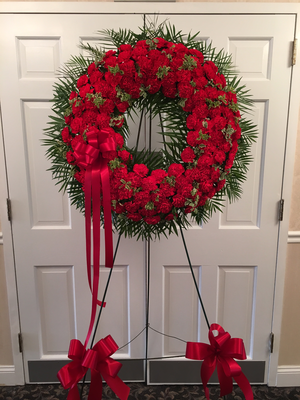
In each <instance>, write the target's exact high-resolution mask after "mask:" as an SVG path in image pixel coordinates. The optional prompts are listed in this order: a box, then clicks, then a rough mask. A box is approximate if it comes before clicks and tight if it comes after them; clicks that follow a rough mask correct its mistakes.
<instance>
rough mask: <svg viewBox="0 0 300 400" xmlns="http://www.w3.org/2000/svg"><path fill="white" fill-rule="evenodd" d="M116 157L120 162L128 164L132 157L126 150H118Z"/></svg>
mask: <svg viewBox="0 0 300 400" xmlns="http://www.w3.org/2000/svg"><path fill="white" fill-rule="evenodd" d="M118 156H119V157H120V158H121V160H122V161H124V162H126V163H127V162H128V160H131V159H132V155H131V154H130V153H129V152H128V151H127V150H120V151H119V152H118Z"/></svg>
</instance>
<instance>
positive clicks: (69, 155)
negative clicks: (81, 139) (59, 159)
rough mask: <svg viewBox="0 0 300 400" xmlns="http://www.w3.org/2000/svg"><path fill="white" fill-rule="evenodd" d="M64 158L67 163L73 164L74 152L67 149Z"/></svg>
mask: <svg viewBox="0 0 300 400" xmlns="http://www.w3.org/2000/svg"><path fill="white" fill-rule="evenodd" d="M66 159H67V162H68V163H69V164H75V161H76V160H75V157H74V154H73V151H71V150H70V151H67V154H66Z"/></svg>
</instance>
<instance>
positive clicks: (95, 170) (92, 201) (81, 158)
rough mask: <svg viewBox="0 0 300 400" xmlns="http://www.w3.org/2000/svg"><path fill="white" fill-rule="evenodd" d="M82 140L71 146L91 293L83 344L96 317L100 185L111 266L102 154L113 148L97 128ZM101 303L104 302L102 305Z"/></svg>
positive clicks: (112, 142) (106, 178) (108, 257)
mask: <svg viewBox="0 0 300 400" xmlns="http://www.w3.org/2000/svg"><path fill="white" fill-rule="evenodd" d="M86 136H87V141H88V144H86V143H78V144H77V145H76V146H75V149H74V156H75V157H76V160H77V164H78V165H79V166H80V167H82V168H85V171H86V172H85V183H84V189H85V190H84V192H85V234H86V264H87V275H88V281H89V286H90V289H91V292H92V296H93V299H92V311H91V319H90V326H89V330H88V334H87V337H86V340H85V344H84V346H85V347H87V343H88V341H89V338H90V336H91V332H92V329H93V325H94V322H95V317H96V309H97V304H99V305H101V302H100V301H99V300H98V299H97V294H98V288H99V274H100V223H101V220H100V213H101V188H102V198H103V213H104V225H105V230H104V235H105V266H106V267H108V268H112V267H113V240H112V220H111V198H110V182H109V169H108V165H107V160H106V159H105V158H104V157H103V155H102V153H103V152H107V151H114V150H116V142H115V140H114V138H113V137H112V136H110V133H109V130H108V129H102V130H101V131H99V130H98V129H96V128H95V127H91V128H90V129H89V130H88V131H87V132H86ZM91 205H92V207H93V209H92V210H91ZM92 214H93V287H92V279H91V215H92ZM103 306H105V304H103Z"/></svg>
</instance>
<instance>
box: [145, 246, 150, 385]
mask: <svg viewBox="0 0 300 400" xmlns="http://www.w3.org/2000/svg"><path fill="white" fill-rule="evenodd" d="M146 246H147V256H146V274H147V278H146V283H147V289H146V353H145V383H146V384H147V375H148V339H149V304H150V240H147V242H146Z"/></svg>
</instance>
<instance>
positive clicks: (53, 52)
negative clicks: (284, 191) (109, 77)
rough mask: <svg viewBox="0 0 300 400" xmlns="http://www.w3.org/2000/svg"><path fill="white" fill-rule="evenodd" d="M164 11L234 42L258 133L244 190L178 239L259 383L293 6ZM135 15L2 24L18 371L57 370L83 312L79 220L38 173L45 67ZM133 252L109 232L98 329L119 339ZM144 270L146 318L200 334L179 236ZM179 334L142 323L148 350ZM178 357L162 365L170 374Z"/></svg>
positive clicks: (160, 351) (186, 27)
mask: <svg viewBox="0 0 300 400" xmlns="http://www.w3.org/2000/svg"><path fill="white" fill-rule="evenodd" d="M170 22H171V23H174V24H175V25H176V27H177V29H178V30H179V29H182V30H183V31H185V32H189V31H190V30H191V29H192V30H193V31H194V32H195V31H198V30H200V31H201V38H203V39H205V40H211V39H212V40H213V43H214V45H215V46H217V47H218V48H222V47H223V48H225V49H227V50H228V51H230V52H231V53H233V54H234V61H235V63H236V64H237V65H238V66H240V69H241V73H242V75H243V77H244V78H243V79H244V81H245V83H246V84H247V86H248V87H249V88H250V89H251V91H252V93H253V95H254V98H255V113H254V120H255V122H256V123H257V124H258V127H259V132H260V136H259V140H258V142H257V144H256V145H255V146H254V150H253V151H254V156H255V162H254V163H253V165H252V167H251V170H250V173H249V178H248V182H247V184H246V186H245V196H244V198H243V200H241V201H240V202H238V203H236V204H234V205H231V206H227V207H226V210H225V211H226V212H225V213H224V214H223V215H222V216H219V215H215V216H214V218H213V219H212V220H211V222H210V223H209V224H208V225H206V226H204V227H202V228H199V227H194V228H192V229H190V230H189V231H188V232H186V234H185V236H186V240H187V245H188V248H189V251H190V255H191V259H192V263H193V265H194V267H195V272H196V275H197V277H198V279H199V282H200V289H201V292H202V295H203V299H204V303H205V307H206V309H207V313H208V317H209V320H210V322H211V323H212V322H219V323H220V324H221V325H223V327H224V328H225V329H226V330H228V331H229V332H230V333H231V334H232V336H233V337H242V338H243V339H244V341H245V344H246V349H247V355H248V358H249V360H250V361H253V362H256V361H257V362H262V363H263V364H256V365H257V366H258V365H259V368H261V371H262V372H261V373H260V377H259V378H257V381H259V379H260V382H264V381H265V379H266V372H267V368H266V366H265V364H264V363H267V361H268V336H269V334H270V326H271V322H270V321H271V316H272V300H273V287H274V274H275V262H276V246H277V234H278V222H277V219H276V216H277V203H278V201H279V199H280V190H281V179H282V168H283V152H284V141H285V131H286V120H287V108H288V95H289V80H290V69H289V59H288V58H289V50H290V42H291V41H292V40H293V26H294V17H293V16H287V15H285V16H254V15H252V16H243V15H237V16H221V15H219V16H212V15H205V16H201V15H185V16H182V15H177V16H176V15H172V16H171V17H170ZM141 23H142V18H141V16H139V15H130V14H129V15H126V18H124V15H123V16H120V15H113V14H110V15H101V14H98V15H74V14H73V15H52V14H49V15H22V16H21V15H11V16H10V17H9V18H3V20H2V21H1V26H2V27H3V29H5V40H4V37H3V38H2V41H3V43H4V49H3V50H4V54H5V55H6V56H5V59H4V60H3V61H2V63H3V65H2V75H1V78H2V82H1V96H2V97H1V107H2V114H3V129H4V140H5V150H6V160H7V170H8V183H9V190H10V197H11V201H12V209H13V235H14V246H15V261H16V272H17V284H18V293H19V305H20V319H21V328H22V333H23V340H24V365H25V374H26V382H35V381H39V382H46V381H48V382H49V381H53V380H54V379H55V375H56V372H57V366H58V365H59V362H58V360H61V364H62V363H63V362H64V361H65V360H66V358H67V351H68V345H69V340H70V339H71V338H73V337H78V338H79V339H80V340H82V341H83V340H84V338H85V335H86V330H87V326H88V321H89V313H90V298H91V296H90V294H89V289H88V285H87V279H86V273H85V256H84V227H83V225H84V224H83V217H82V216H81V215H79V213H77V212H76V211H75V210H74V209H73V208H70V206H69V203H68V199H67V198H66V197H62V196H61V195H60V194H58V193H57V188H56V187H55V186H54V185H53V181H52V180H51V176H50V173H48V172H45V171H46V169H47V167H48V166H49V164H48V163H47V162H46V161H45V157H44V150H43V149H42V148H41V146H40V139H41V138H42V129H43V128H44V127H45V124H46V121H47V116H48V115H49V113H50V108H51V103H49V100H50V99H51V96H52V92H51V88H52V84H53V82H54V80H55V71H56V69H57V67H59V65H60V64H61V63H62V62H64V61H66V60H67V59H68V58H69V56H70V55H71V54H77V53H78V52H79V50H78V48H77V44H78V43H79V42H80V40H83V41H90V42H91V41H93V40H95V38H96V35H95V31H97V30H99V29H103V28H116V29H117V28H118V27H130V28H131V29H133V30H135V29H137V28H138V26H140V25H141ZM8 76H9V78H10V79H9V80H8V79H6V77H8ZM278 93H280V96H278ZM144 254H145V253H144V244H143V243H136V241H135V240H130V241H129V240H124V239H123V238H122V239H121V244H120V249H119V252H118V256H117V260H116V267H115V271H114V274H113V278H112V284H111V287H110V289H109V294H108V298H107V310H105V311H104V315H103V319H102V320H101V328H100V333H99V338H100V337H103V336H104V335H106V334H107V333H111V334H112V336H113V337H114V339H115V340H116V341H117V343H118V344H119V345H120V346H122V345H123V344H125V343H127V342H128V341H129V340H130V339H131V338H132V337H134V336H135V335H136V334H137V333H138V332H139V331H141V330H142V329H143V327H144V326H145V311H144V310H145V308H144V305H145V301H144V299H145V295H146V293H145V290H144V288H145V274H144V261H145V256H144ZM150 270H151V281H150V290H151V292H150V320H149V321H150V325H151V326H152V327H153V328H155V329H158V330H159V331H160V332H165V333H167V334H169V335H173V336H177V337H179V338H181V339H183V340H189V341H190V340H192V341H198V340H201V341H205V340H206V337H207V328H206V326H205V323H204V322H203V318H202V317H200V316H201V313H200V310H199V307H198V302H197V297H196V292H195V290H194V287H193V284H192V280H191V276H190V272H189V270H188V264H187V261H186V255H185V253H184V248H183V246H182V242H181V239H180V238H177V237H175V236H172V237H171V238H170V239H169V240H161V241H160V242H155V243H152V244H151V266H150ZM105 275H107V271H104V272H103V273H102V277H104V276H105ZM103 284H104V278H102V280H101V285H102V287H103ZM144 343H145V336H144V335H141V336H139V337H138V338H137V339H136V340H135V341H133V342H132V343H131V344H130V345H129V346H127V347H126V348H123V349H122V350H120V352H119V353H120V354H118V357H119V358H123V359H124V366H125V367H126V365H125V364H126V359H129V360H134V359H138V358H142V357H144V354H145V345H144ZM181 343H182V342H178V341H175V340H174V339H168V338H166V337H162V336H160V335H158V334H157V333H154V332H152V331H151V330H150V337H149V357H160V356H172V355H178V354H184V351H185V345H184V343H182V344H181ZM162 363H165V361H163V362H159V361H158V362H151V363H150V368H149V380H150V382H151V383H155V382H158V378H157V375H160V372H159V371H161V367H163V369H164V370H166V371H167V370H168V368H169V367H168V368H166V367H164V364H162ZM188 363H189V361H186V365H189V364H188ZM165 365H167V364H165ZM178 365H179V364H178V362H177V366H176V365H175V367H174V364H172V365H171V364H169V366H170V368H169V371H171V375H172V376H173V377H174V376H175V375H174V373H172V371H174V368H178ZM137 366H140V367H141V368H140V371H141V373H138V374H137V375H135V376H134V377H133V376H130V378H129V379H130V380H139V379H141V380H142V379H143V373H142V369H143V368H142V367H143V366H142V363H140V364H137ZM49 371H52V372H49ZM155 371H158V373H156V374H155ZM153 373H154V375H151V374H153ZM169 375H170V373H169ZM161 376H162V378H161V379H162V380H163V382H166V383H169V382H170V379H169V377H168V376H167V375H161ZM261 376H262V378H261ZM181 378H182V379H183V381H184V379H185V378H183V377H182V375H180V378H179V379H177V382H179V381H180V379H181ZM195 381H198V375H197V379H195ZM186 382H188V380H186Z"/></svg>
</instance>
